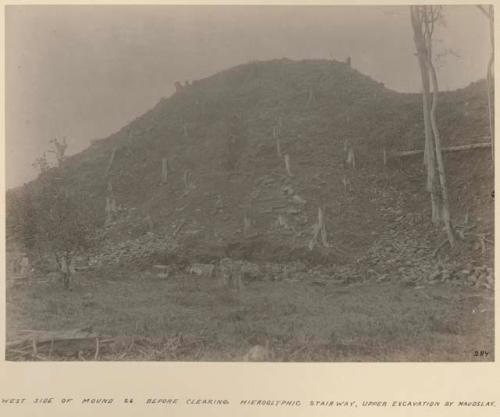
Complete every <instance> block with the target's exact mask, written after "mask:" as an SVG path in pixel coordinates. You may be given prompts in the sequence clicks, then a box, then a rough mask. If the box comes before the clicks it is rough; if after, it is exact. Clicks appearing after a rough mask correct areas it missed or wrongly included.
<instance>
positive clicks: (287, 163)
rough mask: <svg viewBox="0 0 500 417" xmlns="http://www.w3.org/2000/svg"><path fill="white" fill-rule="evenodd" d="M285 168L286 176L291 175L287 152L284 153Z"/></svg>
mask: <svg viewBox="0 0 500 417" xmlns="http://www.w3.org/2000/svg"><path fill="white" fill-rule="evenodd" d="M285 168H286V173H287V174H288V176H289V177H293V174H292V171H291V170H290V155H288V154H285Z"/></svg>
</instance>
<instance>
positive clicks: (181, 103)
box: [65, 59, 493, 263]
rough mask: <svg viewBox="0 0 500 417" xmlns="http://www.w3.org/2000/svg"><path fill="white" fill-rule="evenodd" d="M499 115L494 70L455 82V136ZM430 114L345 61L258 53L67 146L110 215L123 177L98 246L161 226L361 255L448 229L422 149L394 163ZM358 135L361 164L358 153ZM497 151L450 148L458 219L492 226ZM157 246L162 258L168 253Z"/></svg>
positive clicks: (250, 252)
mask: <svg viewBox="0 0 500 417" xmlns="http://www.w3.org/2000/svg"><path fill="white" fill-rule="evenodd" d="M487 114H488V112H487V102H486V91H485V83H484V82H480V83H476V84H472V85H470V86H469V87H467V88H465V89H462V90H457V91H454V92H449V93H442V94H441V102H440V107H439V113H438V119H439V123H440V128H441V133H442V137H443V140H444V146H450V145H458V144H467V143H472V142H481V141H485V139H484V137H485V136H487V135H488V120H487ZM421 119H422V116H421V99H420V96H419V95H416V94H401V93H397V92H395V91H392V90H389V89H387V88H385V87H384V85H382V84H381V83H378V82H376V81H374V80H372V79H370V78H369V77H367V76H365V75H363V74H361V73H359V72H358V71H356V70H355V69H353V68H351V67H350V66H348V65H347V64H345V63H340V62H336V61H320V60H318V61H290V60H287V59H282V60H274V61H267V62H253V63H249V64H245V65H241V66H238V67H235V68H232V69H229V70H227V71H223V72H221V73H218V74H216V75H214V76H212V77H209V78H206V79H203V80H199V81H196V82H193V83H192V84H190V85H186V86H183V87H182V88H180V89H179V91H177V92H176V93H175V94H174V95H172V96H171V97H169V98H167V99H163V100H161V101H160V102H159V103H158V104H157V105H156V106H155V107H154V108H153V109H152V110H150V111H148V112H147V113H145V114H144V115H142V116H141V117H139V118H137V119H136V120H134V121H133V122H131V123H130V124H128V125H127V126H125V127H124V128H123V129H121V130H120V131H119V132H117V133H115V134H113V135H111V136H110V137H109V138H106V139H102V140H98V141H95V142H94V143H93V144H92V146H90V147H89V148H88V149H87V150H85V151H83V152H81V153H79V154H77V155H74V156H72V157H70V158H68V160H67V161H66V164H65V169H66V170H67V172H68V174H69V177H70V179H71V182H72V184H73V185H74V187H76V189H78V190H80V192H81V193H83V194H84V195H86V196H88V198H89V199H91V201H93V202H95V208H96V212H97V213H98V215H99V217H100V223H101V224H102V225H104V219H105V200H106V196H107V194H108V189H109V185H108V184H110V183H111V184H112V189H113V194H114V196H115V198H116V201H117V204H118V206H119V211H118V212H117V213H116V219H115V221H114V222H112V223H108V224H107V225H105V226H104V227H103V231H102V233H101V237H102V241H101V243H100V245H101V246H100V247H99V248H97V250H96V253H97V254H98V255H99V253H100V254H101V255H102V253H104V252H106V249H104V248H105V247H106V245H108V246H109V245H110V244H113V245H117V244H118V243H119V242H121V244H123V242H124V241H127V240H134V239H135V240H137V239H139V241H140V239H141V238H142V239H143V240H142V241H141V242H143V243H144V244H145V245H146V244H147V243H146V242H147V241H148V239H145V238H143V237H144V236H150V239H149V240H152V239H153V237H152V236H154V239H156V241H157V240H162V239H173V238H174V237H175V239H177V240H178V242H179V244H180V245H181V247H182V251H180V252H182V254H183V256H184V257H186V258H190V259H191V260H196V259H204V260H210V259H213V258H219V257H222V256H231V257H235V258H246V259H261V260H274V261H278V260H285V259H286V260H292V259H304V260H311V259H314V260H316V261H317V260H322V261H324V262H326V263H339V262H340V263H343V262H351V261H354V260H356V259H358V260H359V259H360V258H359V257H360V256H366V254H367V253H368V252H367V251H368V250H369V249H370V248H372V247H373V246H374V245H375V244H376V243H377V242H379V241H380V240H381V239H386V238H388V237H389V239H393V237H390V236H391V233H392V234H398V235H403V236H407V238H409V239H415V242H417V243H416V245H417V246H419V245H421V244H422V241H426V242H425V244H428V247H429V248H430V247H431V246H433V245H435V244H437V243H438V242H439V241H440V239H442V237H443V235H442V234H441V233H440V231H435V230H434V229H432V228H431V227H430V226H429V224H428V223H429V222H428V219H429V217H430V216H429V215H428V212H429V204H428V196H427V194H426V192H425V189H424V174H423V167H422V165H421V159H420V158H419V157H415V158H410V159H405V160H404V161H398V160H390V161H389V164H388V165H387V166H384V164H383V152H384V150H385V151H386V152H387V153H389V154H390V153H391V152H394V151H397V150H409V149H421V148H422V147H423V138H422V132H423V126H422V120H421ZM278 125H279V126H280V129H279V130H280V133H279V140H280V148H281V153H282V155H281V157H279V156H278V151H277V146H276V140H275V139H274V138H273V129H275V128H276V127H277V126H278ZM486 141H487V140H486ZM349 147H352V149H354V152H355V159H356V166H355V168H353V167H346V164H345V159H346V149H347V148H349ZM284 154H288V155H289V158H290V162H291V167H290V170H291V172H292V174H293V176H290V175H288V174H287V172H286V170H285V163H284V159H283V155H284ZM112 155H113V157H112ZM162 158H167V159H168V164H169V168H170V172H169V175H168V180H167V182H166V183H162V181H161V166H162ZM110 159H112V163H111V164H110ZM490 159H491V158H490V156H489V150H477V151H474V152H464V153H462V154H450V156H449V157H447V166H448V176H449V180H450V184H451V185H450V187H451V199H452V211H453V213H452V214H453V218H454V219H455V220H456V221H457V222H459V221H462V219H463V218H464V216H465V213H468V217H469V218H471V219H473V221H476V222H477V225H478V228H479V229H480V231H482V232H484V233H487V232H488V231H491V230H492V229H491V227H492V221H493V200H492V199H491V197H490V193H491V190H492V189H493V176H492V167H491V160H490ZM186 177H189V184H190V185H191V186H190V187H189V189H186V186H185V178H186ZM319 207H321V208H322V209H323V210H324V213H325V219H326V228H327V232H328V240H329V242H330V243H331V244H332V246H333V248H332V250H330V251H327V253H324V252H321V253H319V254H318V253H316V252H314V251H313V252H311V251H309V250H308V249H307V245H308V243H309V241H310V239H311V237H312V228H313V225H314V223H315V221H316V219H317V212H318V208H319ZM245 218H246V221H245V220H244V219H245ZM415 219H417V220H415ZM245 223H246V226H245V225H244V224H245ZM148 233H149V234H148ZM110 242H111V243H110ZM469 249H471V248H469ZM471 250H472V249H471ZM475 250H476V251H477V247H476V249H475ZM157 252H158V253H155V254H154V256H153V258H154V260H155V261H165V259H163V258H162V254H161V250H158V251H157ZM474 253H475V252H473V251H472V252H470V256H474ZM377 256H379V255H377ZM103 259H104V258H103ZM120 259H121V258H120V257H119V256H118V258H117V257H116V256H115V260H116V261H120ZM167 261H168V260H167Z"/></svg>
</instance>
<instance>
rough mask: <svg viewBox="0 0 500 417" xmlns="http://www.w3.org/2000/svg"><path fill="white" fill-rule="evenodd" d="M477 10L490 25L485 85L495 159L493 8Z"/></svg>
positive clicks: (481, 6)
mask: <svg viewBox="0 0 500 417" xmlns="http://www.w3.org/2000/svg"><path fill="white" fill-rule="evenodd" d="M477 7H478V8H479V10H481V12H482V13H483V14H484V15H485V16H486V18H487V19H488V21H489V26H490V44H491V55H490V60H489V62H488V68H487V69H486V85H487V93H488V116H489V122H490V137H491V158H492V160H493V161H494V160H495V110H494V108H495V98H494V91H495V90H494V71H493V65H494V62H495V26H494V9H493V6H492V5H489V6H488V9H486V6H485V5H479V6H477Z"/></svg>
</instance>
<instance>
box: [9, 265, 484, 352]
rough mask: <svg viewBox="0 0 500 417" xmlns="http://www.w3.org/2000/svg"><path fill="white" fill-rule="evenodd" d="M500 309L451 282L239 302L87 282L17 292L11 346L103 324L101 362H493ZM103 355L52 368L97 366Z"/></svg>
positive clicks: (116, 281)
mask: <svg viewBox="0 0 500 417" xmlns="http://www.w3.org/2000/svg"><path fill="white" fill-rule="evenodd" d="M493 306H494V302H493V294H492V292H490V291H486V290H479V289H473V288H463V287H458V286H453V285H450V284H436V285H426V286H422V287H418V286H417V287H411V286H405V285H404V284H400V283H395V282H389V283H359V284H351V285H345V284H338V283H334V282H333V281H332V282H329V281H326V282H322V283H314V281H286V280H284V281H274V282H272V281H254V282H247V283H245V287H244V289H243V290H242V291H241V292H240V293H236V292H234V291H231V290H229V289H227V288H221V287H220V285H217V283H216V282H215V280H213V279H210V278H200V277H194V276H190V275H183V274H179V275H177V276H174V277H172V278H168V279H159V278H156V277H155V276H154V275H152V274H149V273H131V272H128V273H127V272H125V273H123V276H117V275H114V276H113V277H106V276H102V275H99V274H95V275H91V274H81V275H79V276H76V277H75V279H74V282H73V284H72V288H71V290H69V291H68V290H64V289H63V288H62V286H61V284H60V283H34V284H32V285H30V286H24V287H21V286H18V287H13V288H9V289H8V292H7V341H9V340H15V339H16V337H17V334H18V332H19V331H20V330H25V329H30V330H48V331H52V330H64V329H73V328H83V327H87V326H92V328H93V330H94V331H95V332H96V333H97V334H99V335H102V336H111V337H113V338H114V339H113V340H114V342H113V343H112V344H111V345H106V346H103V347H102V348H101V352H100V355H99V360H183V361H191V360H197V361H241V360H242V359H243V357H244V355H245V353H247V352H248V351H249V349H251V348H252V347H253V346H256V345H261V346H266V345H267V346H268V355H267V356H266V359H265V360H268V361H269V360H272V361H325V362H327V361H475V360H493V359H494V357H493V355H494V338H493V319H494V312H493ZM92 349H93V348H91V349H90V348H89V350H88V351H86V350H82V351H81V352H80V355H78V356H76V357H75V355H74V352H73V353H69V354H68V355H65V354H64V353H59V354H58V353H57V352H55V353H52V354H51V355H50V357H46V358H45V359H50V360H78V359H80V360H81V359H87V360H92V359H94V353H93V351H92ZM475 351H487V352H489V355H488V357H486V358H485V357H476V356H474V352H475ZM7 359H9V354H8V352H7Z"/></svg>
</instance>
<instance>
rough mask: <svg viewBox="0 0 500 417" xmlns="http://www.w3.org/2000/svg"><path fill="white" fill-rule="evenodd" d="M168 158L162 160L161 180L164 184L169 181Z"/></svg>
mask: <svg viewBox="0 0 500 417" xmlns="http://www.w3.org/2000/svg"><path fill="white" fill-rule="evenodd" d="M168 171H169V169H168V159H167V158H162V160H161V182H162V183H163V184H166V183H167V178H168Z"/></svg>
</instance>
